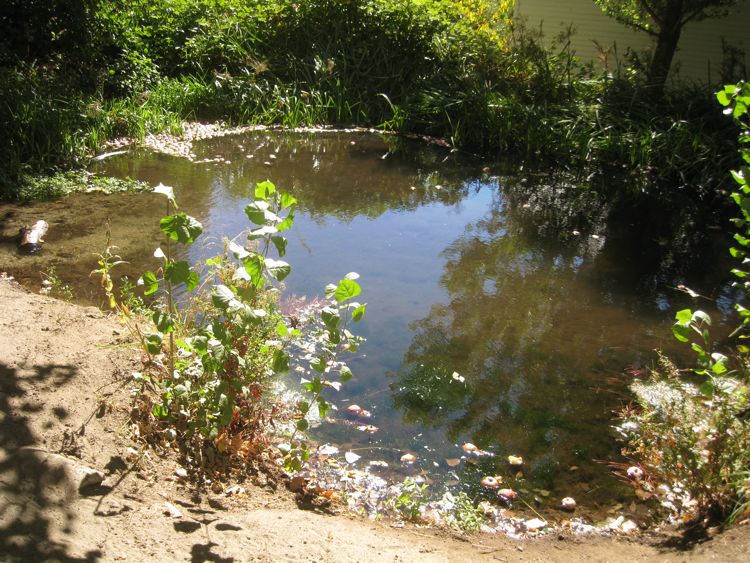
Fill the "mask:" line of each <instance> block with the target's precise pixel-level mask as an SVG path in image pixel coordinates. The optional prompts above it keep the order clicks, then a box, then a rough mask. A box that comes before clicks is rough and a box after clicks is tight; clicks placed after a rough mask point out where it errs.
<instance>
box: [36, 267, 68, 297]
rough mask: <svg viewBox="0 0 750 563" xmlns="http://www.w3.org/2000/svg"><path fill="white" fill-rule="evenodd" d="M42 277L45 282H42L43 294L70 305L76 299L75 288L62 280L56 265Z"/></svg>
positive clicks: (48, 268) (49, 268)
mask: <svg viewBox="0 0 750 563" xmlns="http://www.w3.org/2000/svg"><path fill="white" fill-rule="evenodd" d="M42 277H44V280H43V281H42V289H41V291H40V292H41V293H43V294H44V295H50V296H52V297H56V298H57V299H62V300H63V301H67V302H68V303H70V302H72V301H73V299H74V297H75V294H74V293H73V288H72V287H70V286H69V285H68V284H66V283H65V282H63V281H62V280H61V279H60V276H58V274H57V268H56V267H55V266H54V264H51V265H50V266H48V267H47V271H46V272H45V273H43V274H42Z"/></svg>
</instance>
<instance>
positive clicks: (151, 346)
mask: <svg viewBox="0 0 750 563" xmlns="http://www.w3.org/2000/svg"><path fill="white" fill-rule="evenodd" d="M144 338H145V341H146V350H147V351H148V353H149V354H158V353H160V352H161V343H162V336H161V334H159V333H158V332H149V333H147V334H146V335H144Z"/></svg>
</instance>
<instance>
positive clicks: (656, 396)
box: [619, 84, 750, 526]
mask: <svg viewBox="0 0 750 563" xmlns="http://www.w3.org/2000/svg"><path fill="white" fill-rule="evenodd" d="M717 98H718V100H719V102H720V103H721V104H722V105H723V106H726V107H727V110H726V112H725V113H727V114H729V115H731V116H732V117H733V118H734V120H735V121H736V122H737V123H738V124H739V125H740V126H741V127H742V131H743V132H742V133H741V135H740V138H739V141H740V154H741V157H742V160H743V166H742V168H741V169H740V170H736V171H733V172H732V176H733V178H734V180H735V182H736V183H737V185H738V191H736V192H734V193H733V194H732V198H733V200H734V201H735V203H736V204H737V205H738V206H739V208H740V212H741V215H740V217H738V218H737V219H736V220H735V223H736V225H737V226H738V228H739V229H740V232H738V233H737V234H736V235H735V237H734V238H735V242H736V246H733V247H732V248H731V254H732V256H733V257H735V258H737V259H743V262H742V266H741V267H739V268H735V269H734V270H732V272H733V274H734V275H735V276H736V277H737V278H738V279H739V280H740V284H741V287H742V288H743V289H744V290H745V293H747V291H748V289H749V288H750V284H749V283H748V281H747V280H748V278H749V277H750V274H748V272H747V271H746V269H745V266H744V264H745V263H746V261H747V255H748V249H749V248H750V186H748V183H747V181H748V176H750V168H749V167H748V165H750V146H749V145H748V143H750V136H748V133H747V130H748V126H750V122H748V117H749V116H750V86H748V85H747V84H738V85H729V86H725V87H724V89H722V90H721V91H720V92H719V93H718V94H717ZM735 309H736V310H737V312H738V313H739V315H740V319H741V324H740V326H739V328H738V329H737V330H736V331H735V332H734V333H733V335H732V337H733V338H736V339H737V340H736V344H735V346H734V348H733V349H732V350H731V351H730V353H729V354H724V353H722V352H721V351H719V350H718V349H717V347H716V346H715V344H714V342H713V339H712V336H711V331H710V328H711V318H710V317H709V315H707V314H706V313H705V312H703V311H691V310H689V309H685V310H682V311H678V312H677V313H676V315H675V320H676V322H675V323H674V325H673V328H672V332H673V334H674V336H675V338H677V339H678V340H679V341H681V342H684V343H689V344H690V347H691V349H692V350H693V351H694V352H695V354H696V360H697V362H696V364H697V365H696V367H695V368H694V369H693V370H690V371H691V373H690V375H685V374H684V373H683V372H682V371H681V370H679V369H678V368H677V367H676V366H675V365H674V364H673V363H672V362H671V361H670V360H669V359H668V358H665V357H664V356H660V360H659V367H658V368H657V369H655V370H653V371H652V373H651V377H650V379H649V380H648V381H647V382H638V383H636V384H634V385H633V386H632V389H633V392H634V393H635V396H636V399H637V402H638V408H634V409H628V410H626V411H625V413H624V415H623V418H624V419H625V422H624V423H623V424H622V425H621V426H620V427H619V430H620V432H621V433H622V435H623V436H624V438H625V440H626V443H627V447H626V449H625V451H624V453H625V454H626V455H633V456H635V457H637V458H638V460H639V461H641V462H642V464H643V466H644V467H645V468H646V470H647V475H648V477H649V478H648V479H647V480H645V481H641V479H640V478H637V479H634V485H635V487H636V488H637V489H640V490H641V491H642V493H641V495H642V496H643V495H645V496H649V495H654V496H656V497H658V498H659V499H660V500H661V502H662V504H663V505H664V506H666V507H668V508H669V509H670V511H671V513H672V515H673V517H674V518H675V519H676V520H677V521H679V522H680V523H686V524H699V525H702V526H706V525H709V524H711V523H712V522H714V521H717V520H718V521H723V520H726V519H728V518H730V517H735V518H736V517H738V516H743V517H744V515H746V513H747V507H748V506H750V498H748V490H749V489H750V487H749V484H750V483H749V482H748V475H749V474H750V450H748V448H747V444H748V441H749V440H750V426H748V423H747V418H748V413H749V412H750V408H749V407H748V403H749V402H750V398H749V396H748V395H749V392H750V348H748V347H747V346H746V344H745V340H746V339H747V338H748V333H747V329H748V327H750V310H748V309H747V308H746V307H744V306H743V305H742V304H740V303H736V304H735Z"/></svg>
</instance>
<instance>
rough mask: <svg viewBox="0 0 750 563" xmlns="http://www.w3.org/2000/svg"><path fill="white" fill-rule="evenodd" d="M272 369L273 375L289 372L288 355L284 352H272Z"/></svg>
mask: <svg viewBox="0 0 750 563" xmlns="http://www.w3.org/2000/svg"><path fill="white" fill-rule="evenodd" d="M272 368H273V371H274V373H286V372H288V371H289V355H288V354H287V353H286V352H284V350H274V353H273V364H272Z"/></svg>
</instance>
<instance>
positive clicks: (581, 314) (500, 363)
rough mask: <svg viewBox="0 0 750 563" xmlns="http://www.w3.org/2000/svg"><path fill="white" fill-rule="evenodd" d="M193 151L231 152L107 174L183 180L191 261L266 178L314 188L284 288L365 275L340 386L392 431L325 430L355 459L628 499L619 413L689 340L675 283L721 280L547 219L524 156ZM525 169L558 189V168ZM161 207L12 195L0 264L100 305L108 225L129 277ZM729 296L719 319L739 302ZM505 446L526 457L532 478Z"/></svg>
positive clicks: (155, 199)
mask: <svg viewBox="0 0 750 563" xmlns="http://www.w3.org/2000/svg"><path fill="white" fill-rule="evenodd" d="M195 152H196V154H197V155H198V160H199V161H200V160H205V159H217V158H221V159H223V160H222V161H218V162H217V161H213V162H196V163H191V162H188V161H186V160H182V159H178V158H173V157H169V156H164V155H157V154H151V153H138V154H131V155H126V156H122V157H113V158H112V159H110V160H108V161H105V162H104V163H102V164H101V167H100V170H99V171H101V172H106V173H109V174H112V175H116V176H130V177H132V178H136V179H139V180H145V181H148V182H151V183H153V184H156V183H159V182H163V183H165V184H168V185H171V186H173V187H174V188H175V190H176V195H177V201H178V203H179V205H180V207H181V209H182V210H184V211H186V212H187V213H190V214H192V215H194V216H195V217H196V218H198V219H199V220H200V221H201V222H202V223H203V225H204V228H205V232H204V235H203V236H202V237H201V238H200V239H199V242H198V243H197V244H196V245H194V246H193V247H191V248H190V249H189V251H188V252H189V255H188V256H189V258H190V260H192V261H193V262H196V263H197V262H199V261H202V260H203V259H205V258H207V257H210V256H213V255H216V254H218V253H220V252H221V251H222V249H223V247H224V242H223V240H224V238H225V237H228V238H236V240H238V241H239V242H242V240H244V236H243V233H244V231H245V230H246V229H247V228H248V227H249V224H248V221H247V218H246V217H245V215H244V213H243V207H244V205H245V204H246V203H248V202H249V201H250V200H251V194H252V189H253V186H254V185H255V183H256V182H258V181H262V180H265V179H271V180H272V181H273V182H274V183H276V185H277V186H278V187H279V188H281V189H284V190H289V191H292V192H293V193H294V195H295V196H296V197H297V198H298V199H299V201H300V208H299V211H298V213H297V217H296V221H295V225H294V227H293V229H292V231H290V233H289V247H288V252H287V256H286V258H285V259H286V260H288V261H289V263H290V264H291V265H292V268H293V269H292V274H291V275H290V276H289V278H287V280H286V285H285V292H286V293H287V295H297V296H303V295H304V296H315V295H320V294H322V290H323V287H324V286H325V285H326V284H327V283H329V282H335V281H337V280H339V279H340V278H341V277H343V276H344V275H345V274H346V273H347V272H350V271H356V272H358V273H359V274H360V276H361V279H360V282H361V284H362V286H363V290H364V291H363V295H362V300H363V301H366V302H367V303H368V312H367V317H366V319H365V321H364V322H363V323H362V325H361V326H360V327H359V328H360V332H361V333H362V334H363V336H365V337H366V338H367V342H366V343H365V344H364V346H363V347H362V349H361V355H360V356H359V357H357V358H355V359H353V360H352V361H351V362H350V365H351V367H352V369H353V370H354V373H355V377H354V378H353V380H352V381H350V382H348V383H347V384H346V385H345V386H344V388H343V389H342V391H341V392H340V393H338V394H335V395H332V396H331V399H332V400H334V401H336V402H338V403H339V404H340V406H341V407H342V409H343V407H344V406H346V404H347V403H357V404H359V405H360V406H362V407H363V408H366V409H368V410H370V411H371V412H372V413H373V417H372V418H371V419H370V420H368V421H366V422H367V423H369V424H373V425H375V426H377V427H378V428H379V431H378V432H377V433H375V434H367V433H364V432H361V431H359V430H357V429H356V426H354V425H351V424H346V423H345V417H344V416H343V415H340V416H338V420H339V423H338V424H326V425H322V426H321V427H320V428H318V429H316V430H315V432H316V438H317V439H318V440H320V441H321V442H325V441H328V442H333V443H336V444H338V445H339V446H340V447H341V448H342V449H345V450H352V451H356V452H357V453H358V454H359V455H361V456H363V457H362V460H361V461H360V462H359V463H358V464H359V465H360V466H361V465H363V464H364V463H366V462H368V461H385V462H387V463H388V464H389V465H390V467H391V470H392V471H394V472H395V474H396V476H397V478H403V477H404V476H405V475H411V476H415V475H417V474H421V475H423V476H425V477H426V478H428V479H430V480H434V481H436V482H438V483H440V484H441V486H448V487H452V488H462V487H464V488H468V489H470V490H471V492H472V493H474V494H477V495H480V496H481V495H483V494H487V493H483V492H481V491H480V490H479V487H478V485H477V483H478V481H479V479H480V478H481V476H482V475H486V474H498V475H501V476H503V478H504V480H505V482H506V483H507V484H508V485H509V486H512V487H513V488H516V489H518V490H523V491H526V495H525V497H524V498H526V499H528V501H529V502H530V503H531V502H533V500H532V499H533V498H534V497H535V496H536V497H537V499H536V500H537V502H538V504H539V505H540V506H541V507H542V508H545V507H554V506H555V505H557V504H558V503H559V500H560V498H562V497H563V496H573V497H575V498H576V499H577V500H578V503H579V506H580V509H579V513H580V514H582V515H586V514H589V515H592V516H594V515H597V514H600V513H601V511H602V509H606V508H608V507H610V506H612V505H613V504H615V503H623V502H626V503H630V502H632V501H633V500H634V498H633V496H632V495H631V493H630V491H629V489H628V488H627V487H624V486H622V485H621V484H620V483H619V482H618V481H617V480H616V479H615V478H614V477H612V476H611V474H610V471H609V468H608V467H607V466H606V465H604V464H602V463H600V461H608V460H615V461H622V460H621V458H620V457H619V445H618V444H617V442H616V441H615V439H614V434H613V432H612V431H611V428H610V426H611V425H612V424H613V423H614V421H613V412H614V411H616V410H617V409H619V408H621V407H622V406H623V405H625V404H626V403H627V402H628V401H629V400H630V395H629V394H628V392H627V384H628V382H629V381H630V379H631V378H632V377H633V375H632V374H633V373H637V372H639V370H642V369H643V368H644V367H645V366H648V365H650V363H651V362H652V361H653V358H654V353H653V350H654V349H656V348H661V349H665V350H667V351H674V349H675V348H674V345H673V343H672V339H671V336H670V330H669V326H670V324H671V321H672V319H673V315H674V311H675V310H677V309H678V308H682V307H685V306H692V302H691V301H690V300H689V298H688V297H687V296H685V295H684V294H682V293H680V292H679V291H676V290H675V289H674V285H676V284H677V283H679V282H681V281H688V282H690V283H692V284H693V285H694V288H697V289H699V290H701V291H702V292H705V293H711V292H715V290H713V289H711V288H712V287H715V286H716V284H717V282H716V280H710V279H704V278H703V277H697V278H695V279H689V280H685V279H681V278H679V277H676V276H672V277H668V278H667V277H664V276H661V277H660V276H658V275H654V272H649V271H643V265H644V260H643V258H644V253H643V252H644V251H643V250H642V249H638V248H633V246H632V240H630V243H629V239H628V236H627V235H626V236H622V235H618V236H615V235H610V233H612V232H614V231H613V230H612V229H610V228H608V225H607V224H606V220H605V219H606V218H605V217H604V215H602V214H600V215H601V216H599V217H598V218H597V217H596V213H594V212H593V211H592V213H591V217H589V222H588V223H586V224H585V225H583V226H582V227H581V228H580V232H579V230H578V229H577V228H575V226H574V225H571V224H569V223H570V221H568V220H566V219H565V217H562V218H561V217H560V210H559V209H558V210H557V212H558V213H557V215H556V210H555V209H554V208H552V209H546V210H542V212H540V209H539V206H537V205H531V204H530V203H529V201H530V200H529V199H528V198H527V197H526V196H524V197H521V196H520V195H519V194H522V193H523V194H529V193H530V192H529V189H528V185H526V187H525V188H524V189H523V190H519V189H516V188H518V187H521V186H523V185H524V183H526V184H528V182H529V178H530V177H531V176H530V175H529V174H525V173H523V172H522V171H519V169H518V167H509V166H501V165H497V164H493V163H488V162H485V161H481V160H479V159H476V158H473V157H468V156H465V155H459V154H456V153H451V152H450V151H449V150H448V149H445V148H442V147H434V146H426V145H424V144H421V143H416V142H414V143H411V142H404V141H395V140H393V139H389V140H385V139H383V138H380V137H378V136H374V135H369V134H343V133H323V134H316V135H306V134H279V133H268V132H258V133H252V134H247V135H242V136H232V137H224V138H218V139H212V140H207V141H203V142H201V143H200V144H199V145H198V146H197V148H196V151H195ZM531 181H533V182H537V183H538V189H539V190H544V189H548V188H549V186H547V185H546V184H545V182H548V181H552V180H545V177H544V176H542V177H539V176H537V177H533V178H532V180H531ZM532 191H533V190H532ZM163 205H164V202H163V197H161V196H156V195H153V194H130V195H118V196H100V195H87V196H74V197H70V198H67V199H64V200H59V201H56V202H52V203H47V204H35V205H32V206H27V207H13V206H4V207H2V208H0V213H1V214H2V216H3V218H4V222H3V233H2V236H3V238H2V240H0V253H1V254H0V256H2V262H3V266H2V269H6V270H8V271H10V272H11V273H12V274H14V275H16V277H18V278H19V279H21V280H22V281H24V282H25V283H27V284H28V285H32V286H34V285H36V286H38V284H39V281H40V280H41V277H42V274H41V272H44V271H46V269H47V268H48V267H49V265H50V264H53V265H56V268H57V271H58V274H59V275H60V277H61V278H62V279H63V281H66V282H68V283H71V284H72V285H74V286H75V287H76V288H80V289H78V291H79V297H81V298H83V299H84V300H89V301H94V302H96V301H101V297H100V296H97V295H98V293H97V291H98V290H97V289H96V287H95V283H94V282H93V280H92V281H90V282H89V286H85V285H84V284H85V282H86V281H87V280H88V274H89V272H90V271H91V270H92V269H94V267H96V257H95V253H97V252H101V251H102V250H103V248H104V246H105V240H106V239H105V230H106V229H105V219H107V218H108V219H109V226H110V230H111V234H112V242H113V244H115V245H117V246H118V247H119V250H118V252H119V254H121V255H122V257H123V258H124V259H125V260H127V261H128V262H129V264H127V265H124V266H122V267H121V270H120V273H121V274H123V273H125V274H128V275H129V276H131V278H132V279H135V278H137V276H138V274H139V273H140V272H142V271H143V270H144V269H146V268H153V267H154V266H155V261H154V259H153V258H151V255H152V253H153V249H154V248H155V247H156V245H157V244H158V242H159V240H160V238H159V230H158V226H157V225H158V218H159V217H160V216H161V215H163V213H164V208H163ZM553 207H554V206H553ZM592 217H593V219H592ZM38 218H44V219H46V220H47V221H48V222H50V224H51V227H50V232H49V235H48V237H47V244H46V246H45V249H44V251H43V252H42V253H41V254H40V255H38V256H32V257H21V256H18V255H17V254H16V253H15V251H14V247H13V236H14V234H15V232H17V229H18V227H19V226H20V225H23V224H24V223H30V222H33V221H34V220H36V219H38ZM568 219H569V217H568ZM551 222H553V223H555V228H553V229H551V228H549V225H550V223H551ZM620 232H623V231H620ZM625 232H627V231H626V230H625ZM696 284H697V285H696ZM87 287H88V289H87ZM721 291H723V292H724V295H723V298H722V299H720V300H719V305H720V309H721V310H719V311H716V312H714V314H715V316H716V317H717V319H718V320H721V319H726V318H727V315H728V311H729V303H730V302H731V298H730V297H731V296H729V295H728V294H727V291H728V290H726V289H723V290H721ZM719 297H722V295H719ZM464 442H472V443H474V444H476V445H477V446H479V447H480V448H482V449H485V450H487V451H489V452H492V453H493V454H494V456H493V457H486V458H481V459H479V463H478V464H473V463H470V462H467V461H466V460H463V461H462V462H461V463H460V464H459V465H458V466H455V467H453V466H452V465H453V462H451V464H448V463H447V462H446V459H454V458H460V457H461V456H462V455H463V451H462V450H461V448H460V446H461V444H463V443H464ZM405 452H411V453H414V454H416V455H417V456H418V461H417V462H416V463H415V464H414V465H413V466H409V467H405V466H403V464H401V463H400V461H399V459H400V457H401V455H402V454H403V453H405ZM510 454H513V455H520V456H523V458H524V460H525V464H524V466H523V470H522V472H521V473H520V474H516V473H517V472H516V470H511V468H510V467H509V466H508V465H507V462H506V461H505V460H506V456H508V455H510ZM472 461H475V460H472Z"/></svg>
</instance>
